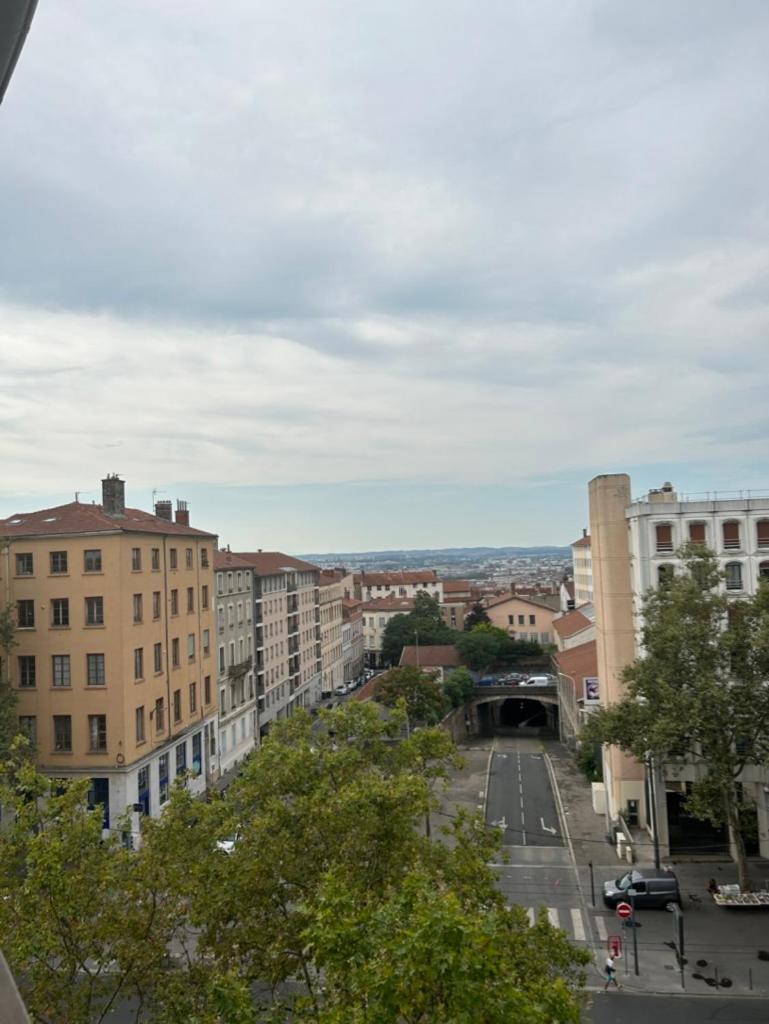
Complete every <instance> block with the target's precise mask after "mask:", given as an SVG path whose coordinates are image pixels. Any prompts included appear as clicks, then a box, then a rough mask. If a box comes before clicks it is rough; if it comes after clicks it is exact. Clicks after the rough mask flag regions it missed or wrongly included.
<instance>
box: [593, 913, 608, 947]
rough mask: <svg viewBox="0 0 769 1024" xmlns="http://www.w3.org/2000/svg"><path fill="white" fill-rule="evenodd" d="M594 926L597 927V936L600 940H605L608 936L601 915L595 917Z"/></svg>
mask: <svg viewBox="0 0 769 1024" xmlns="http://www.w3.org/2000/svg"><path fill="white" fill-rule="evenodd" d="M595 926H596V928H597V929H598V938H599V939H600V940H601V942H606V940H607V939H608V938H609V933H608V932H607V931H606V922H605V921H604V919H603V918H602V917H596V919H595Z"/></svg>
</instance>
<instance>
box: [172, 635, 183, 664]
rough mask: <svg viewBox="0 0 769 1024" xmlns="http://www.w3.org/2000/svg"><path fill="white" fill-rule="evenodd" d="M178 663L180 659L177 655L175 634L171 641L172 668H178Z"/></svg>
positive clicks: (177, 642) (177, 640)
mask: <svg viewBox="0 0 769 1024" xmlns="http://www.w3.org/2000/svg"><path fill="white" fill-rule="evenodd" d="M180 664H181V659H180V657H179V637H178V636H175V637H174V638H173V640H172V641H171V666H172V667H173V668H178V667H179V665H180Z"/></svg>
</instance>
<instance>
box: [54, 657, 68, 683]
mask: <svg viewBox="0 0 769 1024" xmlns="http://www.w3.org/2000/svg"><path fill="white" fill-rule="evenodd" d="M51 663H52V675H53V685H54V686H71V685H72V679H71V677H70V672H69V655H68V654H54V655H53V657H52V658H51Z"/></svg>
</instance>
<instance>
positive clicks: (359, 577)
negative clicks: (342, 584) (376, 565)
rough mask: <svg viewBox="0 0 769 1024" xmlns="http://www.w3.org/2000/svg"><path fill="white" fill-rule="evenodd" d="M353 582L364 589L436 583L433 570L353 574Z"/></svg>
mask: <svg viewBox="0 0 769 1024" xmlns="http://www.w3.org/2000/svg"><path fill="white" fill-rule="evenodd" d="M355 582H356V583H360V584H361V585H362V586H364V587H397V586H403V585H404V584H406V583H411V584H414V583H437V582H438V574H437V572H436V571H435V569H418V570H414V571H408V572H362V573H356V574H355Z"/></svg>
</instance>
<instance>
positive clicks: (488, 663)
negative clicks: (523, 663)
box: [455, 622, 542, 672]
mask: <svg viewBox="0 0 769 1024" xmlns="http://www.w3.org/2000/svg"><path fill="white" fill-rule="evenodd" d="M455 643H456V647H457V650H458V651H459V653H460V654H461V655H462V660H463V661H464V662H465V663H466V664H468V665H469V666H470V668H472V669H475V670H476V671H478V672H488V671H490V670H491V669H492V668H494V666H496V665H510V664H514V663H515V662H517V661H519V660H520V659H521V658H526V657H532V656H536V655H539V654H541V653H542V648H541V647H540V646H539V644H538V643H535V642H533V641H530V640H514V639H513V638H512V637H511V636H508V634H507V633H506V632H505V630H504V629H500V628H499V626H492V625H491V624H490V623H487V622H482V623H480V624H479V625H477V626H474V627H473V628H472V629H471V630H470V631H469V632H467V633H460V634H459V635H458V636H457V638H456V641H455Z"/></svg>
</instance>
